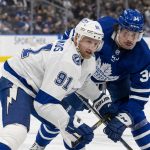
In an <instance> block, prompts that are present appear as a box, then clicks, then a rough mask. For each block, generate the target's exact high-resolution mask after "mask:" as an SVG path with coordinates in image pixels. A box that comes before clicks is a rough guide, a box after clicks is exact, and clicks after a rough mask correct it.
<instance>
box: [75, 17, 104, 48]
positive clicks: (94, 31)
mask: <svg viewBox="0 0 150 150" xmlns="http://www.w3.org/2000/svg"><path fill="white" fill-rule="evenodd" d="M76 35H78V40H77V46H78V45H79V42H80V40H81V39H82V38H83V37H84V36H87V37H90V38H92V39H96V40H100V41H103V37H104V33H103V30H102V27H101V25H100V24H99V23H98V22H97V21H93V20H91V19H88V18H84V19H82V20H81V21H80V22H79V23H78V24H77V26H76V27H75V34H74V36H76ZM102 46H103V42H100V45H99V47H98V50H100V49H101V48H102Z"/></svg>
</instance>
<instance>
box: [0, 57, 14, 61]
mask: <svg viewBox="0 0 150 150" xmlns="http://www.w3.org/2000/svg"><path fill="white" fill-rule="evenodd" d="M10 57H12V56H0V62H4V61H6V60H7V59H9V58H10Z"/></svg>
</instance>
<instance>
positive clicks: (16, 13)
mask: <svg viewBox="0 0 150 150" xmlns="http://www.w3.org/2000/svg"><path fill="white" fill-rule="evenodd" d="M125 8H135V9H138V10H140V11H141V12H142V13H143V14H144V17H145V36H150V0H117V1H113V0H0V33H1V34H57V33H63V32H64V31H65V30H66V29H68V28H72V27H74V26H75V25H76V24H77V23H78V22H79V21H80V20H81V19H82V18H84V17H88V18H91V19H97V18H98V17H103V16H106V15H109V16H113V17H115V18H117V17H118V15H119V14H120V12H121V11H122V10H123V9H125Z"/></svg>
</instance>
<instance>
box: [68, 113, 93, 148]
mask: <svg viewBox="0 0 150 150" xmlns="http://www.w3.org/2000/svg"><path fill="white" fill-rule="evenodd" d="M66 131H67V132H68V133H70V134H75V133H77V134H78V135H79V136H80V137H82V140H81V142H80V145H82V147H84V146H85V145H86V144H89V143H90V142H91V141H92V139H93V137H94V133H93V129H92V128H91V127H89V126H88V125H86V124H85V123H83V122H82V121H81V119H80V118H78V117H76V116H75V117H74V118H71V119H70V121H69V123H68V126H67V127H66ZM79 136H78V137H79Z"/></svg>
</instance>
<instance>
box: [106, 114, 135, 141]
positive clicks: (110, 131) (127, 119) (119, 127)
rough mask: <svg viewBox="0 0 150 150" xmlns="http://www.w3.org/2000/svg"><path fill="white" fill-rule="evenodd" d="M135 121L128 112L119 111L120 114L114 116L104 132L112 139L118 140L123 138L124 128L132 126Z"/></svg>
mask: <svg viewBox="0 0 150 150" xmlns="http://www.w3.org/2000/svg"><path fill="white" fill-rule="evenodd" d="M132 123H133V121H132V118H131V116H130V115H129V114H127V113H119V114H118V116H116V117H115V118H113V119H112V120H111V121H110V122H109V123H108V124H107V126H106V127H105V128H104V133H105V134H106V135H107V136H108V138H110V139H111V140H112V141H114V142H117V141H119V140H120V139H121V136H122V134H123V132H124V130H125V129H126V128H127V127H129V126H131V125H132Z"/></svg>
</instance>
